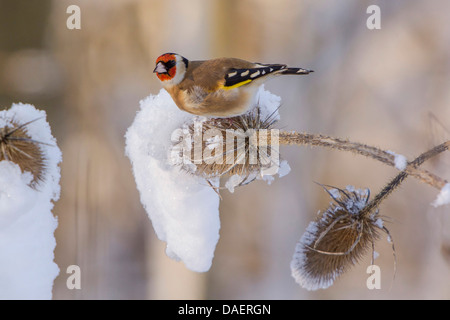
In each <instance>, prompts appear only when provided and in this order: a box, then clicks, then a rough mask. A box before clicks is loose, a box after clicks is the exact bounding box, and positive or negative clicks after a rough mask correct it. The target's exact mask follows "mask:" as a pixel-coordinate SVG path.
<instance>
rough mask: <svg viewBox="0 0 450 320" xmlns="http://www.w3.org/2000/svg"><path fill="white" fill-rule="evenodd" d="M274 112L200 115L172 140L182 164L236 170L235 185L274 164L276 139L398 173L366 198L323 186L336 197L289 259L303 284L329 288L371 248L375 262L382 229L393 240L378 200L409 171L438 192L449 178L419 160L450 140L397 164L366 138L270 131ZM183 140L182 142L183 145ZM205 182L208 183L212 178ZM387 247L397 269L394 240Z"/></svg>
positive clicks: (201, 171)
mask: <svg viewBox="0 0 450 320" xmlns="http://www.w3.org/2000/svg"><path fill="white" fill-rule="evenodd" d="M274 114H275V113H272V114H270V115H269V116H267V117H261V112H260V109H259V106H257V107H256V108H254V110H253V111H252V112H250V113H247V114H246V115H243V116H239V117H234V118H226V119H202V120H201V121H198V120H197V121H198V122H197V124H196V122H195V121H194V122H192V123H188V124H186V126H185V128H184V132H185V133H187V135H188V137H190V138H186V136H184V137H183V139H181V140H183V141H181V140H178V141H176V143H175V147H176V148H175V150H176V152H178V153H180V154H181V153H183V151H184V153H183V155H182V156H183V157H184V158H183V159H184V160H185V161H183V162H182V163H181V167H182V168H183V169H184V170H186V171H188V172H190V173H192V174H195V175H197V176H200V177H202V178H205V179H206V180H207V181H209V179H211V178H216V177H223V176H232V175H235V174H238V175H240V176H241V177H243V179H242V181H241V183H239V184H238V185H244V184H246V183H248V182H250V181H253V179H254V178H255V176H257V174H258V173H260V172H262V171H263V170H264V169H267V167H268V166H272V165H274V161H273V158H272V155H275V156H276V157H279V154H278V150H279V149H278V147H279V145H298V146H303V145H309V146H315V147H324V148H330V149H335V150H340V151H347V152H352V153H355V154H359V155H363V156H366V157H369V158H372V159H375V160H377V161H380V162H382V163H384V164H387V165H390V166H392V167H396V168H397V169H399V170H400V171H401V172H400V173H399V174H398V175H397V176H396V177H395V178H394V179H392V181H390V182H389V183H388V184H387V185H386V186H385V187H384V188H383V189H382V190H381V191H380V192H379V193H378V194H377V195H376V196H375V197H374V198H373V199H372V200H370V199H369V198H370V191H369V189H365V190H362V189H356V188H354V187H347V188H346V189H339V188H333V187H330V186H325V185H322V187H323V188H324V189H325V190H326V191H327V192H328V194H329V195H330V196H331V198H332V200H333V202H332V203H331V204H330V206H329V207H328V208H327V209H326V210H325V211H324V212H322V213H320V212H319V214H318V216H317V217H316V219H315V220H314V221H313V222H311V223H310V225H309V227H308V228H307V230H306V232H305V233H304V234H303V236H302V238H301V239H300V241H299V242H298V243H297V246H296V250H295V254H294V257H293V260H292V262H291V271H292V275H293V277H294V278H295V280H296V281H297V282H298V283H299V284H300V285H301V286H303V287H304V288H306V289H309V290H315V289H318V288H327V287H329V286H330V285H332V284H333V282H334V281H335V279H336V278H337V277H338V276H339V275H341V274H342V273H344V272H346V271H347V270H348V269H349V268H350V267H352V266H353V265H355V264H356V263H357V262H358V261H359V260H360V259H361V258H362V257H363V256H364V255H365V254H366V253H367V252H368V251H369V250H372V263H373V260H374V258H375V251H374V247H375V242H376V240H378V239H379V238H380V235H381V233H386V234H387V236H388V240H389V241H391V240H392V237H391V235H390V233H389V230H388V229H387V228H386V227H385V226H384V221H385V220H384V217H383V216H381V215H379V206H380V204H381V202H382V201H383V200H384V199H386V198H387V197H388V196H389V195H390V194H391V193H392V192H393V191H394V190H395V189H396V188H397V187H398V186H399V185H400V184H401V183H402V182H403V181H404V180H405V178H406V177H407V176H413V177H415V178H417V179H419V180H420V181H421V182H424V183H427V184H429V185H431V186H433V187H435V188H437V189H439V190H441V189H442V188H443V187H444V186H445V185H447V184H448V181H447V180H445V179H442V178H440V177H439V176H437V175H435V174H433V173H431V172H428V171H427V170H423V169H421V168H419V166H420V165H421V164H422V163H423V162H424V161H426V160H428V159H430V158H432V157H434V156H436V155H438V154H440V153H441V152H443V151H446V150H448V149H449V148H450V141H447V142H445V143H442V144H441V145H439V146H436V147H434V148H433V149H431V150H429V151H427V152H425V153H423V154H422V155H420V156H419V157H417V158H416V159H415V160H414V161H411V162H407V161H406V159H403V158H402V160H404V163H403V164H402V166H399V165H398V161H397V160H398V156H397V155H395V154H394V153H393V152H390V151H384V150H382V149H379V148H376V147H372V146H368V145H366V144H362V143H356V142H351V141H348V140H345V139H340V138H334V137H330V136H326V135H321V134H309V133H298V132H294V131H278V130H277V129H274V124H275V123H276V117H275V116H274ZM198 123H200V125H198ZM211 133H212V134H211ZM230 134H231V135H230ZM235 138H236V139H235ZM237 138H241V140H240V143H239V142H237V141H238V140H239V139H237ZM230 140H231V144H230V143H229V141H230ZM224 141H226V142H227V143H228V146H227V147H226V144H225V143H224ZM181 142H182V143H181ZM180 145H183V147H182V148H181V149H180V148H179V147H180ZM177 148H178V149H177ZM196 148H198V149H196ZM185 150H188V152H185ZM199 150H200V151H204V150H210V152H209V153H208V154H207V156H206V157H205V154H204V153H201V152H200V154H199V153H196V151H199ZM255 156H256V157H257V161H256V162H255V161H254V160H255ZM261 159H262V160H261ZM251 160H253V162H252V161H251ZM277 164H279V161H278V162H277ZM249 177H252V179H249ZM210 185H211V186H212V184H211V183H210ZM392 249H393V255H394V269H395V265H396V264H395V250H394V245H393V243H392ZM394 274H395V270H394Z"/></svg>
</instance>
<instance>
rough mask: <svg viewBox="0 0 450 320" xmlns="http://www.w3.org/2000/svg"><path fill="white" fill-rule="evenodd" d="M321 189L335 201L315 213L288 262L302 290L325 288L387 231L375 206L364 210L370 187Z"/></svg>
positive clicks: (372, 246)
mask: <svg viewBox="0 0 450 320" xmlns="http://www.w3.org/2000/svg"><path fill="white" fill-rule="evenodd" d="M323 187H324V189H325V190H326V191H327V192H328V193H329V195H330V196H331V198H332V199H333V200H334V202H333V203H331V204H330V206H329V207H328V208H327V209H326V210H325V211H324V212H323V213H320V212H319V213H318V216H317V218H316V220H315V221H313V222H311V223H310V224H309V226H308V228H307V230H306V232H305V233H304V234H303V236H302V238H301V239H300V241H299V242H298V243H297V246H296V249H295V254H294V257H293V260H292V262H291V270H292V275H293V277H294V279H295V280H296V281H297V282H298V283H299V284H300V285H301V286H302V287H304V288H305V289H308V290H316V289H318V288H322V289H325V288H328V287H329V286H331V285H332V284H333V282H334V280H335V279H336V278H337V277H338V276H339V275H341V274H342V273H344V272H346V271H347V269H348V268H350V267H351V266H353V265H354V264H355V263H356V262H357V261H359V260H360V259H361V257H363V256H364V255H365V254H366V252H367V251H368V250H369V249H370V248H372V259H374V250H373V248H374V246H375V241H376V240H378V238H379V236H380V231H385V232H386V233H389V231H388V230H387V229H386V227H385V226H384V225H383V220H382V218H381V217H380V216H379V214H378V209H376V210H373V211H372V212H370V213H365V211H364V208H365V207H366V206H367V204H368V202H369V196H370V191H369V189H365V190H362V189H354V188H351V187H347V188H346V190H343V189H339V188H332V189H327V188H326V186H323Z"/></svg>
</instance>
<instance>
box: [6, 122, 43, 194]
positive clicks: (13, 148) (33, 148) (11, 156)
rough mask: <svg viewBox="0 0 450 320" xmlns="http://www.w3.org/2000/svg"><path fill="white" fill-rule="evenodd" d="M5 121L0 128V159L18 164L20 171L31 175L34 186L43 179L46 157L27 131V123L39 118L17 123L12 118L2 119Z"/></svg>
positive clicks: (32, 185) (37, 142) (38, 142)
mask: <svg viewBox="0 0 450 320" xmlns="http://www.w3.org/2000/svg"><path fill="white" fill-rule="evenodd" d="M2 120H3V121H4V123H5V125H4V126H3V127H1V128H0V161H3V160H7V161H11V162H14V163H16V164H17V165H19V167H20V169H21V170H22V172H25V171H28V172H30V173H31V174H32V175H33V180H32V181H31V185H30V186H31V187H33V188H36V187H37V186H38V184H39V183H40V182H43V180H44V172H45V168H46V159H45V156H44V153H43V152H42V150H41V148H40V146H39V144H44V143H43V142H40V141H36V140H34V139H32V138H31V137H30V135H29V134H28V133H27V129H26V127H27V125H29V124H30V123H32V122H34V121H37V120H39V118H38V119H35V120H32V121H29V122H26V123H23V124H19V123H18V122H16V121H15V120H14V119H2Z"/></svg>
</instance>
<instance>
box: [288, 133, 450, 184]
mask: <svg viewBox="0 0 450 320" xmlns="http://www.w3.org/2000/svg"><path fill="white" fill-rule="evenodd" d="M279 143H280V144H281V145H308V146H312V147H325V148H331V149H336V150H341V151H349V152H352V153H355V154H359V155H362V156H366V157H369V158H372V159H375V160H378V161H380V162H383V163H385V164H387V165H389V166H392V167H395V156H394V155H393V154H391V153H389V152H387V151H384V150H381V149H379V148H376V147H372V146H369V145H366V144H363V143H358V142H351V141H348V140H346V139H340V138H334V137H330V136H326V135H322V134H311V133H299V132H295V131H291V132H288V131H280V133H279ZM438 147H441V148H444V149H443V150H440V151H439V152H437V153H436V154H438V153H440V152H442V151H445V150H448V149H449V148H450V140H449V141H447V142H445V143H443V144H441V145H440V146H438ZM438 147H436V148H438ZM434 149H435V148H433V149H432V150H434ZM430 151H431V150H430ZM425 154H426V153H425ZM436 154H433V155H431V157H433V156H434V155H436ZM427 159H428V158H427ZM416 160H417V159H416ZM414 161H415V160H414ZM414 161H413V162H414ZM423 161H425V160H423ZM423 161H422V162H423ZM413 162H411V163H409V165H408V166H407V167H406V169H405V170H404V171H402V173H405V174H406V175H411V176H413V177H416V178H418V179H419V180H421V181H423V182H425V183H427V184H429V185H431V186H432V187H434V188H437V189H439V190H440V189H442V188H443V187H444V186H445V184H447V183H448V181H447V180H445V179H442V178H440V177H439V176H437V175H435V174H433V173H431V172H429V171H427V170H424V169H420V168H418V166H419V165H420V164H421V163H422V162H421V163H420V164H415V165H413ZM405 177H406V176H405ZM403 179H404V178H403ZM400 182H401V181H400Z"/></svg>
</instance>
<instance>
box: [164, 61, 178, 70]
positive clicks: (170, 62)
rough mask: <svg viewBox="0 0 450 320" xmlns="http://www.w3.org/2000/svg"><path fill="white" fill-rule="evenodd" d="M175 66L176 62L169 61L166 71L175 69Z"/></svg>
mask: <svg viewBox="0 0 450 320" xmlns="http://www.w3.org/2000/svg"><path fill="white" fill-rule="evenodd" d="M175 64H176V62H175V60H169V61H167V62H166V63H165V65H166V69H167V70H170V69H172V68H173V67H175Z"/></svg>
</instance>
